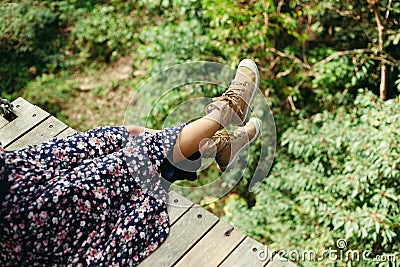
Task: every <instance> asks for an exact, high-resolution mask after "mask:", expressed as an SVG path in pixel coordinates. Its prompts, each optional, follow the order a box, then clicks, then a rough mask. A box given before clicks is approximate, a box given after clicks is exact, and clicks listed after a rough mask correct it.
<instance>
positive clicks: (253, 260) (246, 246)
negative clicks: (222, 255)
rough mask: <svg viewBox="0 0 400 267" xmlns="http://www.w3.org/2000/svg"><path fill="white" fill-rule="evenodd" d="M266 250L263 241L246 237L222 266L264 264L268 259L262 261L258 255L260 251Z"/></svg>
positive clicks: (245, 266)
mask: <svg viewBox="0 0 400 267" xmlns="http://www.w3.org/2000/svg"><path fill="white" fill-rule="evenodd" d="M260 250H265V246H264V245H262V244H261V243H259V242H257V241H255V240H254V239H251V238H249V237H246V238H245V239H244V241H243V242H242V243H240V245H239V246H238V247H237V248H236V249H235V250H234V251H233V252H232V253H231V254H230V255H229V256H228V257H227V258H226V259H225V260H224V261H223V262H222V264H221V265H220V266H221V267H231V266H235V267H236V266H237V267H240V266H243V267H247V266H254V267H256V266H260V267H261V266H263V265H264V264H266V262H267V261H268V259H266V260H264V261H262V260H260V259H259V257H258V252H259V251H260Z"/></svg>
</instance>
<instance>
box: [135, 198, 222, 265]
mask: <svg viewBox="0 0 400 267" xmlns="http://www.w3.org/2000/svg"><path fill="white" fill-rule="evenodd" d="M217 221H218V218H217V217H216V216H215V215H213V214H211V213H210V212H208V211H206V210H205V209H203V208H202V207H199V206H193V207H192V208H190V209H189V210H188V211H187V212H186V213H185V214H184V215H183V216H182V218H181V219H179V220H178V221H177V222H176V223H175V224H174V225H173V226H172V227H171V228H170V233H169V236H168V238H167V240H166V241H165V242H164V244H162V245H161V246H160V247H159V248H158V249H157V250H156V251H154V252H153V253H152V254H151V255H150V256H149V257H147V258H146V259H145V260H144V261H143V262H142V263H141V264H140V265H139V266H141V267H145V266H150V267H154V266H172V265H173V264H174V263H175V262H177V261H178V260H179V259H180V258H181V257H182V256H183V255H184V254H185V253H186V252H187V251H188V250H189V249H190V248H191V247H192V246H193V245H194V244H195V243H196V242H197V241H198V240H199V239H200V238H201V237H202V236H204V235H205V234H206V233H207V232H208V231H209V229H210V228H212V227H213V226H214V225H215V224H216V223H217Z"/></svg>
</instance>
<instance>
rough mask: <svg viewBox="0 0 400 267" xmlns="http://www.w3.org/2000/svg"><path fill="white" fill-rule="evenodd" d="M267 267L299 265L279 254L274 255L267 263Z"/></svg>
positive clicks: (294, 266)
mask: <svg viewBox="0 0 400 267" xmlns="http://www.w3.org/2000/svg"><path fill="white" fill-rule="evenodd" d="M265 266H266V267H296V266H297V265H296V264H294V263H293V262H290V261H288V260H287V259H285V258H282V257H280V256H279V255H278V254H276V255H274V257H272V258H271V259H270V260H269V261H267V264H266V265H265Z"/></svg>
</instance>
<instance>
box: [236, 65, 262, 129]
mask: <svg viewBox="0 0 400 267" xmlns="http://www.w3.org/2000/svg"><path fill="white" fill-rule="evenodd" d="M239 67H247V68H249V69H251V70H252V71H253V72H254V73H255V74H256V82H255V85H254V87H255V88H254V89H253V92H252V94H251V97H250V100H249V103H247V111H246V115H245V117H244V121H243V124H245V123H246V122H247V121H248V119H249V114H250V106H251V104H252V103H253V100H254V97H255V96H256V93H257V89H258V87H259V86H260V73H259V72H258V68H257V65H256V63H255V62H254V61H253V60H251V59H248V58H246V59H243V60H242V61H240V63H239V66H238V68H239Z"/></svg>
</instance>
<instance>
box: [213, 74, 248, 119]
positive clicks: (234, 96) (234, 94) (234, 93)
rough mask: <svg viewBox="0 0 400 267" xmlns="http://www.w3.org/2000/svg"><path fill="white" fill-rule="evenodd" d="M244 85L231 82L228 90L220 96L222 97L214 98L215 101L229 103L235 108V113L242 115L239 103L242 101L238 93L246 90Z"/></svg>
mask: <svg viewBox="0 0 400 267" xmlns="http://www.w3.org/2000/svg"><path fill="white" fill-rule="evenodd" d="M245 86H246V85H245V83H242V82H238V81H232V83H231V85H230V86H229V88H228V90H227V91H226V92H225V93H223V94H222V96H220V97H217V98H215V100H220V101H226V102H228V103H229V105H230V106H231V107H235V108H236V110H235V111H236V112H239V113H240V114H241V115H243V114H244V112H243V110H242V108H241V107H240V105H239V103H240V101H243V99H242V98H241V97H240V94H239V93H238V91H240V92H243V91H245V90H246V87H245Z"/></svg>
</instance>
